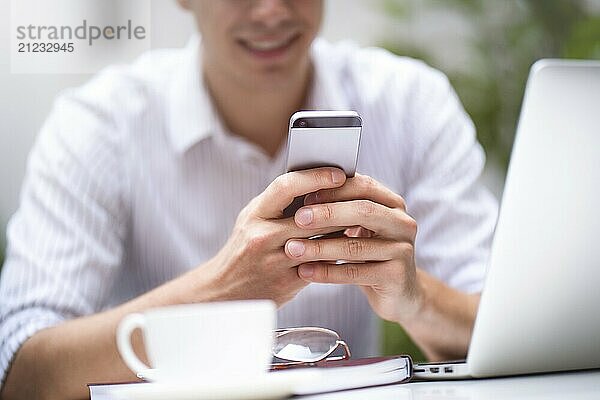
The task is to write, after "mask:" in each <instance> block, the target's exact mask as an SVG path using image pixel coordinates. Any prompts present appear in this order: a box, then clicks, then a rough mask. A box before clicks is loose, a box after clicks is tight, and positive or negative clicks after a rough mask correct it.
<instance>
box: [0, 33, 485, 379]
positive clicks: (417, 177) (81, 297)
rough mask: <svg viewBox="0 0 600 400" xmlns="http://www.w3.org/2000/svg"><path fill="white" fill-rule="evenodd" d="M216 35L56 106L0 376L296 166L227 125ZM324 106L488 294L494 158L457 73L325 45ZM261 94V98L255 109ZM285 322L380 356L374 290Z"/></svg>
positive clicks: (177, 267)
mask: <svg viewBox="0 0 600 400" xmlns="http://www.w3.org/2000/svg"><path fill="white" fill-rule="evenodd" d="M200 47H201V43H200V41H199V40H198V39H193V40H192V41H191V42H190V44H189V45H188V46H187V47H186V48H183V49H174V50H161V51H153V52H150V53H148V54H145V55H143V56H142V57H140V58H139V59H138V60H137V61H136V62H135V63H134V64H132V65H130V66H120V67H112V68H108V69H106V70H104V71H103V72H101V73H99V74H98V75H97V76H96V77H94V78H93V79H92V80H91V81H90V82H89V83H87V84H86V85H84V86H82V87H80V88H76V89H71V90H67V91H65V92H64V93H62V94H61V95H60V96H59V97H58V99H57V100H56V102H55V105H54V108H53V110H52V112H51V114H50V116H49V118H48V120H47V121H46V123H45V125H44V127H43V128H42V130H41V132H40V134H39V137H38V139H37V141H36V144H35V146H34V148H33V150H32V152H31V155H30V158H29V162H28V168H27V174H26V179H25V182H24V186H23V190H22V197H21V202H20V207H19V209H18V211H17V213H16V214H15V215H14V216H13V218H12V219H11V221H10V224H9V227H8V251H7V259H6V263H5V265H4V269H3V271H2V279H1V281H0V378H1V379H0V382H1V381H3V380H4V377H5V374H6V371H7V369H8V368H9V366H10V362H11V360H12V359H13V357H14V355H15V353H16V351H17V350H18V349H19V347H20V346H21V345H22V344H23V342H24V341H25V340H26V339H27V338H28V337H30V336H31V335H33V334H34V333H36V332H37V331H38V330H40V329H43V328H45V327H49V326H53V325H56V324H59V323H61V321H64V320H66V319H70V318H76V317H80V316H83V315H88V314H92V313H96V312H99V311H101V310H103V309H106V308H109V307H112V306H114V305H116V304H119V303H121V302H124V301H126V300H128V299H131V298H133V297H134V296H137V295H140V294H142V293H144V292H146V291H148V290H150V289H152V288H154V287H156V286H158V285H160V284H162V283H164V282H165V281H167V280H170V279H172V278H175V277H177V276H178V275H180V274H182V273H184V272H186V271H188V270H189V269H191V268H195V267H196V266H198V265H201V264H202V263H203V262H204V261H206V260H208V259H209V258H210V257H212V256H213V255H214V254H215V253H216V252H217V251H218V249H220V248H221V246H222V245H223V244H224V243H225V241H226V239H227V238H228V235H229V234H230V231H231V229H232V227H233V224H234V222H235V219H236V217H237V214H238V213H239V211H240V210H241V209H242V208H243V207H244V206H245V205H246V204H247V203H248V202H249V201H250V199H252V198H253V197H255V196H256V195H258V194H259V193H260V192H262V191H263V190H264V189H265V187H266V186H267V185H268V184H269V183H270V182H271V181H272V180H273V179H274V178H275V177H276V176H278V175H280V174H282V173H283V172H284V159H285V146H283V147H282V149H280V151H279V153H278V154H277V155H276V156H275V157H274V158H273V159H270V158H269V157H268V156H267V155H266V154H265V153H264V152H263V151H261V150H260V149H259V148H258V147H256V146H255V145H253V144H251V143H249V142H248V141H246V140H244V139H242V138H240V137H239V136H235V135H233V134H231V133H229V132H227V131H226V130H225V129H224V128H223V126H222V124H221V122H220V120H219V118H218V116H217V115H216V113H215V110H214V108H213V105H212V103H211V100H210V98H209V96H208V94H207V91H206V89H205V87H204V85H203V82H202V79H201V78H200V76H201V74H200V65H201V61H200V57H201V51H199V49H200ZM311 51H312V53H311V55H312V59H313V64H314V67H315V79H314V82H313V87H312V90H311V96H310V102H309V108H312V109H320V110H325V109H327V110H336V109H339V110H342V109H343V110H356V111H358V112H359V114H360V115H361V116H362V118H363V124H364V128H363V136H362V142H361V150H360V158H359V163H358V171H359V172H360V173H362V174H367V175H370V176H372V177H374V178H375V179H377V180H379V181H380V182H382V183H384V184H385V185H386V186H388V187H389V188H390V189H392V190H393V191H395V192H397V193H399V194H401V195H402V196H403V197H404V198H405V199H406V202H407V206H408V212H409V214H411V215H412V216H413V217H414V218H415V219H416V221H417V223H418V226H419V230H418V235H417V242H416V259H417V265H418V266H419V267H420V268H423V269H425V270H427V271H429V272H430V273H431V274H433V275H434V276H436V277H438V278H440V279H442V280H443V281H445V282H447V283H448V284H449V285H451V286H453V287H456V288H459V289H462V290H464V291H468V292H476V291H479V290H481V288H482V281H483V278H484V275H485V263H486V260H487V255H488V251H489V246H490V240H491V237H492V232H493V229H494V224H495V220H496V212H497V210H496V208H497V205H496V202H495V200H494V199H493V197H492V196H491V195H490V194H489V193H488V192H487V191H486V190H485V189H484V188H483V187H482V186H480V185H479V184H478V183H477V180H478V177H479V175H480V173H481V171H482V167H483V164H484V155H483V152H482V149H481V147H480V146H479V144H478V143H477V141H476V139H475V134H474V128H473V124H472V123H471V121H470V119H469V118H468V116H467V115H466V113H465V112H464V110H463V108H462V107H461V105H460V102H459V100H458V98H457V96H456V95H455V93H454V91H453V90H452V88H451V87H450V85H449V83H448V81H447V79H446V78H445V76H444V75H443V74H441V73H440V72H438V71H435V70H433V69H431V68H429V67H427V66H425V65H424V64H423V63H421V62H418V61H415V60H412V59H407V58H401V57H396V56H393V55H391V54H389V53H387V52H385V51H383V50H380V49H359V48H356V47H354V46H353V45H351V44H347V43H346V44H344V43H342V44H336V45H332V44H330V43H327V42H325V41H323V40H320V39H318V40H317V41H315V43H314V44H313V47H312V50H311ZM252 106H253V105H252V104H250V103H249V104H248V107H252ZM278 324H279V326H282V327H283V326H294V325H318V326H325V327H329V328H332V329H335V330H337V331H338V332H339V333H340V334H341V336H342V337H343V338H344V339H345V340H347V341H348V343H349V344H350V346H351V349H352V350H353V352H354V354H356V355H357V356H365V355H372V354H376V353H377V352H378V338H379V333H378V324H377V320H376V318H375V317H374V314H373V312H372V311H371V310H370V308H369V305H368V303H367V301H366V299H365V297H364V296H363V294H362V292H361V291H360V290H359V289H358V288H356V287H353V286H350V285H340V286H336V285H318V284H312V285H310V286H309V287H307V288H306V289H304V290H303V291H302V292H301V293H300V294H299V295H298V296H297V297H296V298H295V299H294V300H293V301H291V302H290V303H288V304H287V305H286V306H284V307H283V308H282V309H280V310H279V313H278Z"/></svg>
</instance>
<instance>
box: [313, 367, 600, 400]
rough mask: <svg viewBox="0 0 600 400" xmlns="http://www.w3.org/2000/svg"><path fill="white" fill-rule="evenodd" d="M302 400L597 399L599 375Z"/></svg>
mask: <svg viewBox="0 0 600 400" xmlns="http://www.w3.org/2000/svg"><path fill="white" fill-rule="evenodd" d="M301 399H302V400H309V399H310V400H334V399H335V400H337V399H368V400H378V399H394V400H437V399H444V400H445V399H452V400H459V399H460V400H471V399H503V400H515V399H519V400H521V399H540V400H541V399H544V400H555V399H556V400H558V399H560V400H563V399H568V400H572V399H573V400H580V399H594V400H596V399H600V371H599V370H595V371H586V372H568V373H557V374H545V375H532V376H521V377H511V378H494V379H473V380H461V381H445V382H412V383H406V384H402V385H391V386H383V387H378V388H370V389H360V390H351V391H344V392H338V393H329V394H324V395H318V396H306V397H301Z"/></svg>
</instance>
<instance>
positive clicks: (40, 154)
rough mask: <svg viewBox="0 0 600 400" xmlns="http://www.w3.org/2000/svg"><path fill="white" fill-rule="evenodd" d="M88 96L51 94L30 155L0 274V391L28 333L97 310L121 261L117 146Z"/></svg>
mask: <svg viewBox="0 0 600 400" xmlns="http://www.w3.org/2000/svg"><path fill="white" fill-rule="evenodd" d="M92 100H93V96H89V95H88V96H84V95H83V94H82V91H81V90H80V89H78V90H77V91H72V92H68V93H66V94H63V95H62V96H61V97H59V99H58V100H57V101H56V102H55V106H54V108H53V111H52V112H51V114H50V116H49V118H48V119H47V121H46V123H45V124H44V126H43V128H42V129H41V131H40V134H39V136H38V138H37V140H36V143H35V145H34V148H33V150H32V152H31V154H30V156H29V160H28V165H27V172H26V176H25V181H24V184H23V189H22V192H21V199H20V206H19V209H18V211H17V212H16V214H15V215H14V216H13V217H12V219H11V220H10V222H9V225H8V231H7V237H8V248H7V257H6V261H5V264H4V267H3V270H2V279H1V280H0V387H1V384H2V383H3V382H4V380H5V378H6V374H7V372H8V369H9V368H10V364H11V363H12V360H13V358H14V356H15V354H16V352H17V351H18V350H19V348H20V347H21V345H22V344H23V343H24V342H25V341H26V340H27V339H28V338H29V337H31V336H32V335H34V334H35V333H36V332H38V331H39V330H40V329H44V328H47V327H51V326H54V325H57V324H59V323H61V322H62V321H64V320H66V319H70V318H75V317H79V316H83V315H87V314H91V313H94V312H97V311H100V310H101V309H102V307H103V304H104V303H105V300H106V297H107V295H108V293H109V292H110V289H111V288H112V285H113V281H114V280H115V276H116V273H117V271H118V268H119V266H120V265H121V258H122V253H123V250H122V246H123V239H124V236H125V229H126V228H125V221H126V218H127V215H126V213H127V207H126V204H125V201H124V192H125V190H126V187H127V183H126V182H127V179H126V176H125V173H124V172H123V169H124V168H123V166H122V163H121V153H120V152H121V150H122V148H121V144H120V139H119V134H118V129H117V127H116V125H115V123H114V122H113V121H111V119H110V118H109V113H108V111H107V110H106V109H103V108H102V107H101V106H100V105H98V104H95V103H94V101H92Z"/></svg>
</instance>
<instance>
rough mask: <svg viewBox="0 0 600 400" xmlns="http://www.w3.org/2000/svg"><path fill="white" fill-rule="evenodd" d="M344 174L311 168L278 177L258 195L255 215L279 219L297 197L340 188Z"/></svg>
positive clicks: (327, 168)
mask: <svg viewBox="0 0 600 400" xmlns="http://www.w3.org/2000/svg"><path fill="white" fill-rule="evenodd" d="M344 182H346V174H345V173H344V171H342V170H341V169H339V168H330V167H326V168H313V169H307V170H304V171H294V172H288V173H287V174H283V175H280V176H278V177H277V178H276V179H275V180H274V181H273V182H272V183H271V184H270V185H269V186H268V187H267V188H266V189H265V191H264V192H262V193H261V194H260V195H259V198H258V201H257V206H256V209H255V211H256V213H257V215H258V216H259V217H262V218H279V217H281V216H282V215H283V210H284V209H285V208H286V207H287V206H288V205H289V204H290V203H291V202H292V201H293V200H294V198H296V197H298V196H304V195H306V194H308V193H312V192H316V191H318V190H322V189H331V188H336V187H339V186H342V185H343V184H344Z"/></svg>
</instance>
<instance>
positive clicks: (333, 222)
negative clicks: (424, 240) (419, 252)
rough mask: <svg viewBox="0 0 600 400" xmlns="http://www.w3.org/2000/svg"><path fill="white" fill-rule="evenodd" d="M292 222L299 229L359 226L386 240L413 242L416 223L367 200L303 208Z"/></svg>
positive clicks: (405, 215) (400, 213) (398, 211)
mask: <svg viewBox="0 0 600 400" xmlns="http://www.w3.org/2000/svg"><path fill="white" fill-rule="evenodd" d="M294 221H296V224H297V225H298V226H299V227H301V228H306V229H318V228H325V227H328V226H339V227H352V226H362V227H363V228H366V229H368V230H370V231H373V232H375V234H376V235H377V236H383V237H385V238H388V239H395V240H409V241H413V240H414V238H415V236H416V233H417V224H416V222H415V220H414V219H412V218H411V217H410V216H409V215H408V214H406V213H405V212H404V211H402V210H398V209H391V208H388V207H386V206H384V205H381V204H379V203H375V202H373V201H370V200H352V201H345V202H340V203H324V204H314V205H311V206H304V207H302V208H301V209H299V210H298V211H297V212H296V215H295V216H294Z"/></svg>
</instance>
